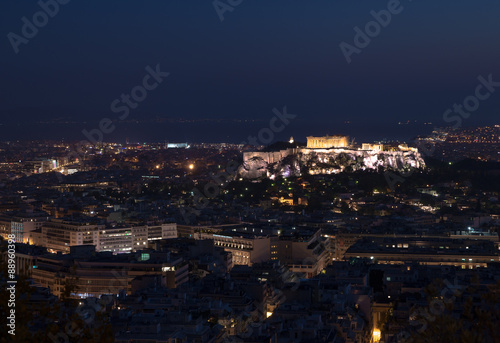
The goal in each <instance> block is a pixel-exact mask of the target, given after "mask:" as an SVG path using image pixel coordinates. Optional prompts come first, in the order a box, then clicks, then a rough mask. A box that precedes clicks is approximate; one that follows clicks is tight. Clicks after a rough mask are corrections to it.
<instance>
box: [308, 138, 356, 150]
mask: <svg viewBox="0 0 500 343" xmlns="http://www.w3.org/2000/svg"><path fill="white" fill-rule="evenodd" d="M348 146H349V136H341V135H334V136H329V135H326V136H323V137H312V136H310V137H307V148H309V149H329V148H347V147H348Z"/></svg>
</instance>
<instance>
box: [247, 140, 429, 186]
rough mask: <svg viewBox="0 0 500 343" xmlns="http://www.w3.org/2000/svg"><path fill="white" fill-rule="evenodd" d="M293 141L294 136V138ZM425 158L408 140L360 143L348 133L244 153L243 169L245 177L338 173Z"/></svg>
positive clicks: (410, 164)
mask: <svg viewBox="0 0 500 343" xmlns="http://www.w3.org/2000/svg"><path fill="white" fill-rule="evenodd" d="M290 143H291V144H290V145H292V143H293V138H291V139H290ZM424 167H425V162H424V160H423V159H422V156H421V155H420V153H419V152H418V150H417V149H416V148H411V147H408V146H407V145H406V144H399V145H384V144H371V143H363V144H361V146H359V145H358V146H356V145H354V144H353V143H350V142H349V137H348V136H342V135H334V136H329V135H327V136H323V137H307V146H306V147H290V148H288V149H283V150H278V151H269V152H263V151H250V152H244V153H243V164H242V166H241V167H240V169H239V173H240V175H241V176H242V177H244V178H251V179H253V178H262V177H269V178H271V179H272V178H275V177H276V176H285V177H287V176H300V175H303V174H304V173H309V174H336V173H340V172H343V171H346V172H352V171H356V170H367V169H372V170H386V169H392V170H403V169H405V168H424Z"/></svg>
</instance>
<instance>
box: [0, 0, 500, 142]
mask: <svg viewBox="0 0 500 343" xmlns="http://www.w3.org/2000/svg"><path fill="white" fill-rule="evenodd" d="M222 2H226V0H222ZM401 6H402V7H403V10H402V11H401V13H399V14H397V15H393V16H392V20H391V23H390V24H389V25H388V26H387V27H385V28H382V29H381V32H380V34H379V35H378V36H376V37H374V38H372V41H371V42H370V44H369V45H368V46H367V47H366V48H364V49H362V52H361V53H360V54H358V55H356V54H355V55H352V56H351V57H352V63H350V64H348V63H347V62H346V59H345V58H344V56H343V55H342V52H341V50H340V48H339V44H340V42H342V41H345V42H347V43H349V44H353V38H354V34H355V33H354V31H353V28H354V26H359V27H361V28H363V27H364V25H365V24H366V23H367V22H368V21H370V20H373V18H372V17H371V15H370V11H371V10H375V11H379V10H382V9H386V8H387V1H373V0H372V1H368V0H365V1H362V0H356V1H352V0H336V1H333V0H331V1H327V0H307V1H306V0H302V1H298V0H286V1H285V0H282V1H272V0H260V1H256V0H243V1H242V3H241V4H240V5H238V6H236V7H235V8H234V10H233V11H232V12H226V13H224V21H222V22H221V21H220V19H219V17H218V15H217V13H216V11H215V9H214V7H213V4H212V1H209V0H206V1H201V0H198V1H196V0H191V1H185V0H182V1H181V0H165V1H152V0H149V1H148V0H136V1H127V0H105V1H102V0H100V1H97V0H85V1H83V0H71V1H70V2H69V3H68V4H66V5H61V6H60V11H59V13H58V14H57V15H56V16H55V17H54V18H50V20H49V22H48V24H47V25H46V26H45V27H42V28H40V29H39V32H38V34H37V35H36V36H35V37H34V38H32V39H30V41H29V43H28V44H26V45H24V44H21V45H20V46H19V53H18V54H15V53H14V50H13V48H12V46H11V44H10V43H9V40H8V38H7V34H8V33H9V32H14V33H16V34H21V27H22V25H23V23H22V21H21V18H22V17H23V16H26V17H28V18H29V19H31V18H32V16H33V14H34V13H36V12H37V11H39V10H40V7H39V5H38V4H37V2H36V1H27V0H3V1H2V2H1V3H0V33H2V35H3V38H2V40H1V43H0V54H1V55H0V56H2V63H1V64H0V94H2V97H1V99H2V102H1V103H0V113H2V116H3V118H1V120H0V121H3V122H4V123H7V122H10V121H12V120H14V121H23V120H33V118H36V117H41V118H51V117H52V116H53V117H57V116H61V115H62V114H64V115H66V114H67V115H71V116H73V117H75V118H78V120H80V121H89V122H91V121H93V120H99V119H100V118H102V117H104V116H107V117H110V118H113V116H115V118H117V117H118V115H117V114H115V113H112V112H111V111H110V109H109V108H110V104H111V102H112V101H113V100H114V99H116V98H118V97H119V96H120V94H122V93H129V92H130V90H131V88H132V87H134V86H136V85H139V84H140V83H141V82H142V78H143V76H144V75H145V73H146V72H145V67H146V66H148V65H150V66H155V65H156V64H157V63H160V65H161V69H162V70H164V71H168V72H170V76H169V77H168V78H166V79H165V82H163V83H162V84H161V85H160V86H159V87H158V88H157V89H155V90H153V91H150V92H149V93H148V96H147V99H146V100H144V101H143V102H142V103H140V105H139V107H138V108H137V109H136V110H133V111H131V113H130V116H129V117H128V118H129V119H141V118H143V117H144V116H145V117H147V116H149V115H158V116H162V117H165V118H179V117H183V118H241V119H258V120H263V121H264V122H266V120H268V119H269V118H270V117H271V115H272V112H271V109H272V108H273V107H278V108H282V107H283V106H284V105H286V106H288V109H289V111H290V112H292V113H296V114H297V115H298V117H297V121H296V123H302V124H304V123H306V122H309V123H308V126H307V130H308V132H304V133H303V134H304V136H305V135H307V134H315V133H317V134H324V133H327V132H332V133H335V131H336V130H335V125H336V124H337V123H339V122H343V121H345V120H350V121H351V122H353V123H358V124H363V125H366V127H367V128H369V126H370V124H377V125H384V124H387V125H389V124H394V123H395V122H397V121H404V120H407V119H417V120H419V121H432V122H433V124H434V125H435V126H444V125H445V124H446V123H445V122H444V121H443V119H442V116H443V112H444V111H445V110H446V109H447V108H449V107H450V106H452V105H453V103H455V102H460V103H461V102H462V101H463V99H464V98H465V97H466V96H468V95H473V94H474V89H475V87H476V85H477V84H478V81H477V77H478V76H479V75H484V76H487V75H488V74H493V79H494V80H496V79H498V80H499V81H500V62H499V61H500V44H499V38H498V37H499V34H500V21H499V20H498V18H499V16H500V2H499V1H496V0H476V1H468V0H467V1H466V0H441V1H435V0H413V1H411V2H410V1H409V0H402V1H401ZM499 105H500V89H499V90H498V91H497V92H496V93H494V94H492V96H491V97H490V98H489V99H488V100H485V101H482V102H481V104H480V107H479V109H478V110H477V111H475V112H474V113H473V114H472V115H471V117H470V118H469V119H467V120H464V125H467V124H476V123H478V124H482V123H485V124H487V123H493V122H496V121H497V117H498V114H499V111H498V108H499ZM13 114H15V117H13ZM115 118H113V119H115ZM261 126H262V125H261ZM300 127H304V126H303V125H299V126H293V127H292V126H291V129H290V133H294V134H301V132H300V130H299V129H300ZM311 131H314V132H311ZM250 133H251V132H249V134H250ZM214 134H217V133H214ZM185 135H186V138H187V139H189V138H190V135H189V133H186V134H185ZM28 138H29V137H28Z"/></svg>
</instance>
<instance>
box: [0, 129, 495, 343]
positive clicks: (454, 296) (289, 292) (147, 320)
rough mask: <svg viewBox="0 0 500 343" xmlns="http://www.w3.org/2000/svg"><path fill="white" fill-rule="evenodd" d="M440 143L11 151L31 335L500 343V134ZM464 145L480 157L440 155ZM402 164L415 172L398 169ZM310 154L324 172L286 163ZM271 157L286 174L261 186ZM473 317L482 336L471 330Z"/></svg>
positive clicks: (5, 214) (7, 232)
mask: <svg viewBox="0 0 500 343" xmlns="http://www.w3.org/2000/svg"><path fill="white" fill-rule="evenodd" d="M436 132H438V134H434V135H433V136H431V137H418V138H417V139H415V140H414V141H413V143H402V142H393V143H389V142H386V143H384V144H382V143H379V142H375V143H363V144H356V143H353V142H352V140H349V137H347V136H340V135H336V136H326V137H308V143H299V142H296V141H295V140H294V139H293V138H290V140H289V141H288V142H277V143H273V144H271V145H268V146H251V145H243V144H228V143H220V144H201V143H198V144H195V143H141V144H119V143H99V144H91V143H88V144H86V145H85V146H81V147H80V148H78V149H77V148H76V145H72V144H68V143H63V142H49V141H17V142H3V143H2V144H1V149H2V150H1V154H2V160H3V161H4V162H3V163H2V166H1V168H2V169H1V174H0V181H1V184H0V186H1V187H0V196H1V203H2V205H1V209H0V211H1V213H0V235H1V236H2V238H3V243H2V244H3V245H5V246H6V245H7V242H12V241H14V242H15V273H16V275H17V276H18V283H17V287H18V289H20V288H21V287H24V288H23V289H24V292H26V294H29V296H28V297H25V298H19V300H18V303H19V302H20V303H22V305H21V306H20V305H19V304H18V305H17V308H18V312H17V314H16V316H23V317H24V316H26V318H29V321H28V322H27V323H26V324H25V326H23V327H21V326H19V324H18V326H17V328H16V335H17V336H21V335H22V337H25V338H26V339H28V338H29V337H32V335H41V336H43V337H48V339H47V341H51V340H52V339H55V340H56V341H57V339H61V340H62V341H64V339H68V337H69V341H85V340H84V339H86V340H92V339H94V340H95V341H101V342H106V341H110V342H111V341H115V342H131V341H133V342H226V341H228V342H231V341H241V342H289V341H297V342H392V341H396V339H399V340H403V339H405V338H408V339H409V338H412V339H416V340H417V339H425V338H426V337H432V332H433V330H449V332H450V334H451V333H453V332H454V331H455V330H458V325H460V330H461V335H474V334H475V332H476V331H477V326H478V325H481V328H482V330H484V331H482V332H483V334H484V335H486V337H487V336H488V335H492V336H491V337H494V335H495V334H496V332H497V331H496V330H498V329H497V328H496V327H495V326H494V323H495V320H496V319H495V318H497V317H496V316H498V315H500V313H499V312H498V310H499V309H498V300H499V299H498V291H500V289H499V288H498V280H499V279H500V241H499V228H500V202H499V192H500V183H499V181H498V171H499V166H498V164H497V161H498V156H497V155H498V154H497V153H496V154H492V152H493V151H498V149H497V148H495V147H494V146H495V144H497V141H498V139H499V133H498V126H495V127H489V128H475V129H472V128H471V129H465V130H462V131H460V132H457V131H449V130H438V131H436ZM476 132H485V133H486V134H485V135H487V137H491V138H490V139H491V141H488V142H477V141H478V140H479V141H481V137H482V136H477V135H476ZM473 135H474V137H476V139H472V136H473ZM422 142H426V143H429V142H431V144H432V146H433V147H434V146H439V149H437V148H435V149H433V150H434V152H435V156H425V155H424V154H422V153H421V152H420V151H419V144H422ZM458 142H460V144H475V146H476V147H477V148H476V149H475V150H470V149H467V150H466V152H467V154H466V155H465V154H464V156H462V157H461V160H457V159H458V158H459V157H458V156H457V155H456V154H455V155H454V158H453V160H449V159H446V155H445V154H443V155H441V151H443V152H448V151H454V150H456V145H457V144H458ZM76 150H79V151H80V152H81V154H78V155H77V154H74V152H75V151H76ZM401 150H402V151H401ZM420 150H421V149H420ZM286 151H288V153H287V154H285V156H282V154H283V152H286ZM306 151H307V152H306ZM471 151H475V152H476V155H475V157H476V158H473V157H474V156H473V155H472V153H471ZM280 152H281V154H280ZM356 152H358V153H363V154H368V155H367V156H369V158H371V157H370V156H372V155H373V156H376V160H377V161H379V160H380V161H383V162H384V163H380V164H378V165H376V166H373V165H372V166H367V165H366V164H365V163H364V162H363V161H362V160H361V161H360V160H359V156H358V155H356V154H355V153H356ZM395 153H397V154H400V153H402V154H403V155H401V156H402V158H403V160H402V161H401V163H400V164H398V163H396V164H394V163H391V162H390V160H388V159H384V158H383V157H382V156H386V155H384V154H395ZM256 154H257V155H256ZM258 154H260V155H258ZM299 154H300V155H301V156H302V155H304V156H309V157H308V158H305V159H304V158H302V160H303V161H304V162H303V163H302V165H300V166H299V167H298V169H297V171H296V173H294V174H293V175H290V173H288V174H287V173H286V171H288V170H289V168H288V169H287V168H285V167H284V166H283V163H284V162H283V161H285V162H286V163H287V164H288V165H293V164H294V162H293V161H294V160H293V159H294V158H296V156H297V155H299ZM318 154H319V155H318ZM255 156H264V158H268V156H274V160H269V161H268V163H267V164H266V166H265V168H264V172H261V173H257V174H258V175H257V176H255V175H254V176H253V177H252V175H251V173H249V172H248V169H249V168H253V167H252V166H253V165H254V164H255V158H256V157H255ZM363 156H364V155H363ZM387 156H392V155H387ZM387 156H386V157H387ZM416 160H421V162H420V163H418V164H415V163H413V162H415V161H416ZM252 161H253V162H252ZM486 161H488V162H486ZM354 163H356V164H354ZM317 164H318V165H320V166H318V165H317ZM249 165H250V167H249ZM277 166H279V167H277ZM353 166H358V167H356V168H353ZM277 170H278V171H279V172H276V171H277ZM4 257H5V258H4V261H7V260H8V258H11V256H9V252H8V251H7V249H6V251H5V253H4ZM7 257H8V258H7ZM4 292H5V291H4ZM436 292H437V294H440V298H439V300H438V302H437V303H436V300H435V299H436V298H435V294H436ZM2 296H3V297H7V294H6V293H4V294H3V295H2ZM447 297H448V298H447ZM433 299H434V300H433ZM488 299H489V300H488ZM491 299H496V301H497V302H496V303H495V302H491ZM450 304H453V305H452V306H451V305H450ZM432 306H438V307H439V311H440V312H438V310H436V309H434V308H433V307H432ZM450 306H451V307H450ZM470 306H472V309H474V310H477V311H484V313H485V315H486V314H487V316H486V318H484V322H482V323H481V324H478V322H477V321H476V319H474V318H470V317H467V316H465V314H466V313H467V311H472V309H471V307H470ZM48 309H51V310H50V315H49V314H48V312H47V311H48ZM19 311H22V314H20V313H19ZM64 313H65V315H63V314H64ZM456 313H460V314H463V315H464V316H465V317H464V319H462V321H460V322H455V321H454V319H453V318H454V317H453V316H454V315H455V314H456ZM54 318H58V319H57V320H55V321H54ZM435 318H439V320H438V319H435ZM467 318H468V319H467ZM71 321H73V324H71ZM441 321H443V322H446V323H448V322H450V323H452V324H449V325H450V326H449V327H448V326H446V327H445V328H443V327H442V325H443V324H441ZM68 324H71V325H76V326H77V328H78V330H77V331H71V330H70V331H69V332H66V331H65V329H64V328H65V327H66V325H68ZM447 325H448V324H447ZM483 326H484V327H483ZM422 328H425V330H423V329H422ZM488 330H490V331H488ZM71 335H74V337H72V336H71ZM75 337H78V338H75Z"/></svg>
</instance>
